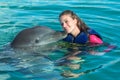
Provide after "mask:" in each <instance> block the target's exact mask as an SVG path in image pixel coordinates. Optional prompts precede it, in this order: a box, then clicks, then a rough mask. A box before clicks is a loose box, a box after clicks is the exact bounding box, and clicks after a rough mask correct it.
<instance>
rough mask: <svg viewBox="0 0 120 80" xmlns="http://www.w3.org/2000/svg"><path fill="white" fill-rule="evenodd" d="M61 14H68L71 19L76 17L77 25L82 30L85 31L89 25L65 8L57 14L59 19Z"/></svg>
mask: <svg viewBox="0 0 120 80" xmlns="http://www.w3.org/2000/svg"><path fill="white" fill-rule="evenodd" d="M63 15H70V16H71V18H72V19H77V21H78V22H77V26H78V28H79V29H80V30H81V31H83V32H87V30H88V29H89V27H88V26H87V25H86V24H85V23H84V22H83V21H82V20H81V19H80V18H79V17H78V16H77V15H76V14H75V13H74V12H73V11H71V10H65V11H63V12H62V13H61V14H60V15H59V19H60V18H61V16H63Z"/></svg>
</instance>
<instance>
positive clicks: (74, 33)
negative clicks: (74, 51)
mask: <svg viewBox="0 0 120 80" xmlns="http://www.w3.org/2000/svg"><path fill="white" fill-rule="evenodd" d="M79 33H80V29H79V28H78V27H75V29H74V30H73V31H72V32H71V34H72V35H73V36H74V37H76V36H77V35H78V34H79Z"/></svg>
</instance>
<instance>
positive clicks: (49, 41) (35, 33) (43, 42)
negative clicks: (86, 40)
mask: <svg viewBox="0 0 120 80" xmlns="http://www.w3.org/2000/svg"><path fill="white" fill-rule="evenodd" d="M66 36H67V34H66V33H65V32H64V31H55V30H53V29H51V28H49V27H45V26H35V27H32V28H27V29H24V30H22V31H21V32H20V33H18V34H17V35H16V37H15V38H14V40H13V41H12V42H11V44H10V45H11V47H12V48H13V49H14V50H19V51H25V52H32V53H39V52H42V51H49V50H53V49H55V48H56V45H55V44H53V43H55V42H57V41H59V40H62V39H63V38H65V37H66Z"/></svg>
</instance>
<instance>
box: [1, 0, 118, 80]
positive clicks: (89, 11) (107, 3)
mask: <svg viewBox="0 0 120 80" xmlns="http://www.w3.org/2000/svg"><path fill="white" fill-rule="evenodd" d="M66 9H70V10H73V11H74V12H75V13H76V14H78V15H79V17H80V18H81V19H83V20H84V22H85V23H86V24H87V25H88V26H89V27H91V28H94V29H95V30H96V31H98V32H99V33H100V34H101V35H102V36H103V40H104V41H105V42H108V43H110V44H113V45H116V46H117V48H116V49H114V50H112V51H111V52H108V53H106V54H104V55H99V56H98V55H85V56H82V59H84V61H83V62H79V63H78V64H80V66H81V68H80V69H77V70H71V69H67V70H68V71H71V72H73V73H75V74H79V73H81V72H84V71H86V73H84V74H83V75H81V76H78V77H75V78H69V77H68V78H66V77H64V76H61V73H62V71H64V69H66V68H63V67H62V66H61V67H56V66H54V65H53V64H52V62H51V61H49V60H47V59H42V61H43V63H45V62H47V63H45V64H42V62H41V63H40V62H39V58H38V59H35V60H34V59H32V61H28V63H29V64H28V63H27V61H26V63H25V61H23V62H21V63H20V64H18V66H17V68H18V67H20V66H22V68H23V67H28V69H25V70H24V69H21V70H18V69H16V66H15V67H11V64H12V63H11V64H5V62H4V61H5V60H3V61H0V80H23V79H24V80H114V79H115V80H120V77H119V74H120V70H119V69H120V39H119V37H120V35H119V34H120V3H119V0H89V1H88V0H83V1H80V0H53V1H51V0H45V1H44V0H0V50H2V49H3V46H4V45H7V44H8V43H10V42H11V41H12V40H13V39H14V37H15V36H16V35H17V33H19V32H20V31H21V30H23V29H26V28H30V27H32V26H36V25H43V26H48V27H50V28H52V29H54V30H62V28H61V26H60V23H59V20H58V16H59V14H60V13H61V12H62V11H63V10H66ZM6 52H7V51H6ZM8 53H9V52H8ZM59 53H61V52H55V53H53V55H54V56H55V57H59V55H57V54H59ZM11 54H12V53H11ZM23 59H24V60H26V57H24V58H23ZM27 59H28V60H29V58H28V57H27ZM13 61H15V60H13ZM16 63H17V62H16ZM33 63H34V64H33ZM38 63H39V64H38ZM31 65H32V66H33V65H34V67H31ZM12 66H14V64H13V65H12ZM41 68H43V69H45V70H43V71H42V69H41ZM59 68H62V70H61V69H59ZM30 70H31V72H30V75H29V73H28V72H25V71H30ZM32 71H33V72H32Z"/></svg>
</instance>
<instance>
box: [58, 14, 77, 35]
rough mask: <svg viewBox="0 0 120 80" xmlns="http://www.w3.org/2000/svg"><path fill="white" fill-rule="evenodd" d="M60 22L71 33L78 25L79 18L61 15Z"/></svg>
mask: <svg viewBox="0 0 120 80" xmlns="http://www.w3.org/2000/svg"><path fill="white" fill-rule="evenodd" d="M60 23H61V25H62V27H63V28H64V30H65V31H66V32H67V33H71V32H72V31H73V30H74V29H75V27H77V25H76V24H77V20H76V19H72V17H71V16H70V15H62V16H61V17H60Z"/></svg>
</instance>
